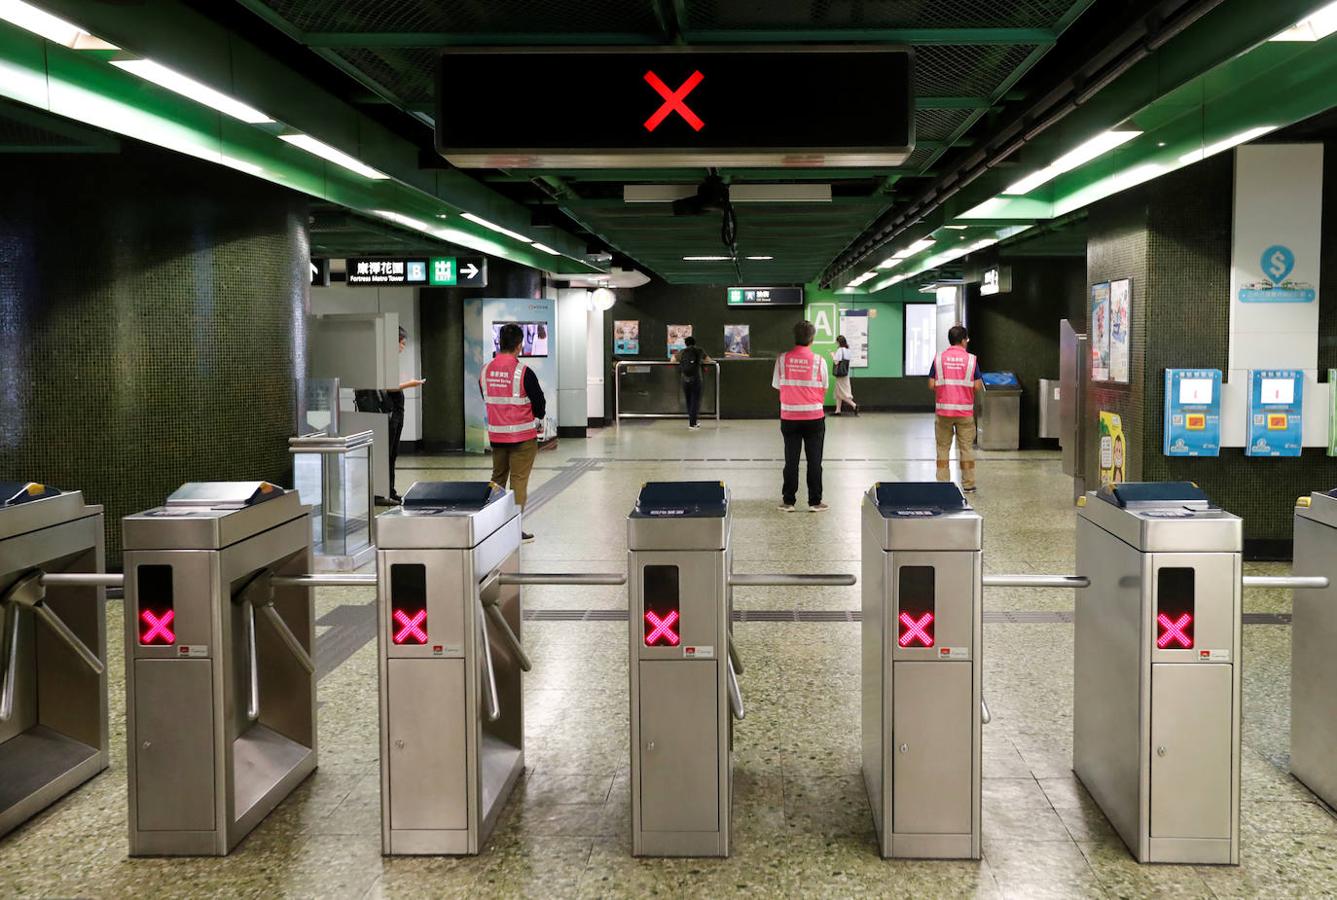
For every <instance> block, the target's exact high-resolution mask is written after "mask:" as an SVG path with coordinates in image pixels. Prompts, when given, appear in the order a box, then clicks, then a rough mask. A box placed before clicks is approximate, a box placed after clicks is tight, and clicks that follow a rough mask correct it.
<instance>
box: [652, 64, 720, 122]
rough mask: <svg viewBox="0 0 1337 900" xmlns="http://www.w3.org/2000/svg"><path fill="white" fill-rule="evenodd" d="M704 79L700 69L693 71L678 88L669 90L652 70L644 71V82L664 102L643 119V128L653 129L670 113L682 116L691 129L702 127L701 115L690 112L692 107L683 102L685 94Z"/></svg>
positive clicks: (694, 88)
mask: <svg viewBox="0 0 1337 900" xmlns="http://www.w3.org/2000/svg"><path fill="white" fill-rule="evenodd" d="M704 80H705V76H704V75H702V74H701V72H700V71H695V72H693V73H692V74H691V75H689V76H687V80H686V81H684V82H683V83H682V84H680V85H679V86H678V89H677V90H676V91H674V90H670V89H669V86H668V85H667V84H665V83H664V80H663V79H662V78H660V77H659V76H658V75H656V74H655V73H654V72H653V71H647V72H646V73H645V83H646V84H648V85H650V87H652V88H654V89H655V93H657V94H659V96H660V97H662V98H663V99H664V102H663V103H661V104H660V105H659V109H657V110H655V112H654V114H653V115H651V116H650V118H648V119H646V120H645V130H646V131H654V130H655V129H656V128H658V127H659V126H660V125H662V124H663V122H664V120H665V119H667V118H668V117H669V115H670V114H672V113H677V114H678V115H680V116H682V118H683V121H685V122H686V123H687V124H688V125H691V126H692V130H693V131H700V130H701V129H702V128H704V127H705V125H706V123H705V122H703V121H701V117H700V116H698V115H697V114H696V113H694V112H692V108H691V107H690V106H688V105H687V104H686V103H684V102H683V101H684V100H685V99H686V98H687V95H688V94H690V93H691V92H692V91H694V90H696V86H697V85H699V84H700V83H701V82H702V81H704Z"/></svg>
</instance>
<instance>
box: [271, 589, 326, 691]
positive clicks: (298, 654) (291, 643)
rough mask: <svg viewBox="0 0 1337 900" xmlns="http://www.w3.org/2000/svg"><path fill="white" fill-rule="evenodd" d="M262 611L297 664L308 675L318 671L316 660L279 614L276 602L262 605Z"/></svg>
mask: <svg viewBox="0 0 1337 900" xmlns="http://www.w3.org/2000/svg"><path fill="white" fill-rule="evenodd" d="M260 612H261V613H262V614H263V615H264V617H265V621H266V622H268V623H269V624H270V625H272V626H274V630H275V631H276V632H278V636H279V638H280V639H281V640H282V641H283V644H284V646H285V647H287V648H288V652H289V653H291V654H292V657H293V659H295V660H297V664H298V665H299V666H301V667H302V668H303V669H304V670H305V671H306V673H307V674H308V675H311V674H313V673H314V672H315V671H316V663H315V661H314V660H313V659H311V654H310V653H307V652H306V648H305V647H303V646H302V642H301V641H299V640H297V635H295V634H293V633H292V629H291V628H289V627H288V623H287V622H285V621H283V616H281V615H279V613H278V610H276V609H275V608H274V604H272V603H266V604H264V605H263V606H261V607H260Z"/></svg>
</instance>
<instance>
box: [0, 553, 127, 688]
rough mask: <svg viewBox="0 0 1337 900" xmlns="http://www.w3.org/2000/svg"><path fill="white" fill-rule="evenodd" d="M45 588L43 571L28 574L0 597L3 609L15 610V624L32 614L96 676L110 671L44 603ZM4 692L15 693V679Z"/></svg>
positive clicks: (9, 682) (8, 683)
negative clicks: (21, 613)
mask: <svg viewBox="0 0 1337 900" xmlns="http://www.w3.org/2000/svg"><path fill="white" fill-rule="evenodd" d="M42 584H43V577H42V573H41V572H40V571H37V572H30V573H28V574H27V575H25V576H23V577H22V578H20V579H19V580H18V581H16V582H15V583H14V584H13V585H12V586H11V587H10V589H9V590H8V591H6V592H5V596H4V597H0V606H9V607H13V612H14V618H15V620H17V619H18V613H19V610H21V609H27V610H30V611H31V612H32V614H33V615H34V616H36V617H37V618H38V619H39V620H40V621H41V622H42V623H43V624H44V625H46V627H47V628H50V629H51V631H52V633H54V634H55V635H56V637H58V638H60V640H61V642H62V643H64V644H65V646H67V647H69V648H70V649H71V650H73V651H74V654H75V655H76V656H78V657H79V658H80V659H81V660H83V663H84V665H86V666H88V668H89V669H91V670H92V672H93V674H94V675H101V674H102V673H104V672H105V671H107V667H106V666H105V665H104V664H103V662H102V660H101V659H99V658H98V655H97V654H96V653H94V652H93V651H92V650H90V649H88V645H87V644H85V643H84V642H83V641H81V640H79V636H78V635H77V634H75V633H74V632H73V631H71V630H70V626H68V625H66V624H65V620H64V619H62V618H61V617H60V616H58V615H56V614H55V612H54V611H52V609H51V607H49V606H47V605H46V603H45V602H44V601H45V600H46V588H45V587H43V586H42ZM12 627H13V628H14V629H15V634H16V636H17V628H18V626H17V625H14V626H12ZM16 639H17V637H16ZM15 646H17V644H15ZM11 655H14V654H11ZM8 668H9V666H8V665H6V669H8ZM5 689H6V690H9V691H11V692H12V691H13V679H12V678H6V682H5Z"/></svg>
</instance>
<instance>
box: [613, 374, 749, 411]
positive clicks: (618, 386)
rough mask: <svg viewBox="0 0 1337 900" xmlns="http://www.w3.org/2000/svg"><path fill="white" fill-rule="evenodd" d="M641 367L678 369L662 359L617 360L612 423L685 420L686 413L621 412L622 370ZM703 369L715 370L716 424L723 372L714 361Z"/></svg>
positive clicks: (703, 378)
mask: <svg viewBox="0 0 1337 900" xmlns="http://www.w3.org/2000/svg"><path fill="white" fill-rule="evenodd" d="M642 366H643V367H646V368H651V367H655V366H672V367H674V368H675V369H676V368H677V367H678V364H677V363H675V362H672V361H670V360H663V359H646V360H630V359H620V360H618V361H617V362H616V363H615V364H614V365H613V419H614V421H617V420H618V419H685V418H687V413H686V412H681V413H645V412H623V411H622V373H623V370H625V369H631V368H633V367H635V368H640V367H642ZM704 368H713V369H714V370H715V415H714V419H715V421H716V422H718V421H720V418H721V416H720V382H721V381H722V380H723V372H724V370H723V369H722V368H721V366H720V364H719V363H718V362H715V361H712V362H709V363H705V364H704ZM704 381H705V373H702V382H703V383H704ZM681 395H682V392H681V391H678V392H677V396H679V397H680V396H681Z"/></svg>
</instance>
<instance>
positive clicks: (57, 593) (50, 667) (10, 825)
mask: <svg viewBox="0 0 1337 900" xmlns="http://www.w3.org/2000/svg"><path fill="white" fill-rule="evenodd" d="M103 566H104V556H103V530H102V507H101V506H88V505H86V504H85V503H84V498H83V494H81V493H80V492H79V491H59V490H56V489H55V488H49V487H45V486H43V485H40V484H33V483H30V482H0V625H2V626H3V627H2V628H0V639H2V640H3V643H0V835H4V834H6V833H8V832H10V831H12V830H14V829H15V828H16V827H18V826H19V825H21V824H22V823H23V822H24V821H26V820H27V819H29V818H31V817H32V816H33V815H35V814H36V813H38V812H40V811H41V810H43V809H45V808H46V807H47V806H49V805H51V804H52V803H54V802H55V801H56V800H57V799H59V798H60V797H61V796H62V795H64V794H66V793H68V792H69V791H71V790H73V789H74V788H76V787H78V786H79V785H81V784H83V783H84V782H85V781H87V780H88V779H90V778H92V777H93V776H94V775H96V774H98V773H99V772H101V771H102V770H103V769H105V768H107V676H106V668H105V666H104V664H103V661H104V660H105V658H106V647H107V615H106V608H105V588H104V587H103V585H104V584H105V581H104V580H103V578H104V576H101V575H100V573H101V572H102V571H103Z"/></svg>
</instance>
